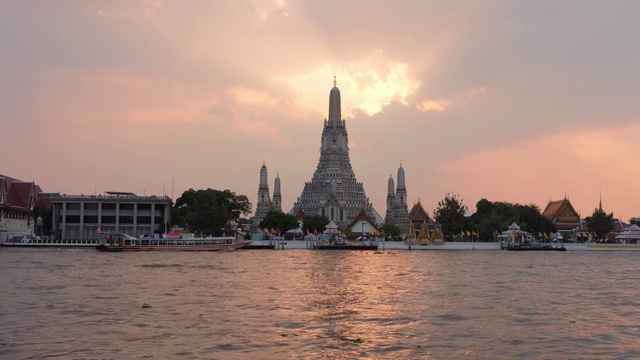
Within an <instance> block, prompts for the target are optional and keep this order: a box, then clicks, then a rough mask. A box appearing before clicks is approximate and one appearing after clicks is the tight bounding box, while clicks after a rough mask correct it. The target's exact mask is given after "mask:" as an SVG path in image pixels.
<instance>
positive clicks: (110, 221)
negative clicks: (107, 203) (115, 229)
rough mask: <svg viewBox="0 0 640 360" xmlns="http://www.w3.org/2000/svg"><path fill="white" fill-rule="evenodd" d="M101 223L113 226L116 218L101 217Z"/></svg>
mask: <svg viewBox="0 0 640 360" xmlns="http://www.w3.org/2000/svg"><path fill="white" fill-rule="evenodd" d="M102 223H103V224H115V223H116V217H115V216H103V217H102Z"/></svg>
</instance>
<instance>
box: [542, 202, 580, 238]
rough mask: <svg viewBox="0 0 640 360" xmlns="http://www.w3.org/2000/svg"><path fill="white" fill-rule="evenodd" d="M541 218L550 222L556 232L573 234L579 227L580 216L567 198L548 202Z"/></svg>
mask: <svg viewBox="0 0 640 360" xmlns="http://www.w3.org/2000/svg"><path fill="white" fill-rule="evenodd" d="M542 216H544V217H546V218H547V219H549V220H551V221H552V222H553V224H554V225H555V226H556V229H557V230H558V231H562V232H573V231H574V229H577V228H579V227H580V214H578V212H577V211H576V210H575V209H574V208H573V205H571V202H570V201H569V199H567V198H564V199H562V200H554V201H549V203H548V204H547V207H545V208H544V211H542Z"/></svg>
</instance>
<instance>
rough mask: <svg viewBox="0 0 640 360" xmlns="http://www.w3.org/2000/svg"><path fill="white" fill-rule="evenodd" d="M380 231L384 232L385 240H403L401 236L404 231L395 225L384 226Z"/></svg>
mask: <svg viewBox="0 0 640 360" xmlns="http://www.w3.org/2000/svg"><path fill="white" fill-rule="evenodd" d="M380 230H382V232H384V238H385V240H391V241H400V240H402V238H401V237H400V235H401V234H402V229H400V227H399V226H397V225H395V224H390V223H387V224H383V225H382V226H381V227H380Z"/></svg>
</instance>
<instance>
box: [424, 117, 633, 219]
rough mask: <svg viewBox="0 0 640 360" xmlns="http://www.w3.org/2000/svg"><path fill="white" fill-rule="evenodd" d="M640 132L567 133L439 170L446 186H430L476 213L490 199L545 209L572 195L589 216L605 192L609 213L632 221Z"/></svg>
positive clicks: (627, 129)
mask: <svg viewBox="0 0 640 360" xmlns="http://www.w3.org/2000/svg"><path fill="white" fill-rule="evenodd" d="M639 132H640V125H638V124H636V125H632V126H625V127H617V128H613V127H607V128H600V129H590V130H583V131H575V132H563V133H556V134H553V135H548V136H545V137H542V138H539V139H535V140H531V141H521V142H516V143H513V144H511V145H508V146H504V147H498V148H497V149H495V150H490V151H483V152H478V153H472V154H467V155H465V156H463V157H461V158H460V159H458V160H454V161H448V162H442V163H440V164H439V165H437V169H438V172H440V173H441V178H442V179H443V181H444V182H441V183H438V184H437V185H434V184H431V185H430V186H431V187H432V188H433V187H434V186H435V187H438V188H440V190H441V191H444V190H445V189H446V191H448V192H456V193H461V194H464V195H465V198H466V199H467V200H471V203H467V205H469V206H470V207H473V205H475V203H476V202H477V201H478V200H480V198H482V197H484V198H487V199H489V200H491V201H509V202H519V203H521V204H527V203H530V202H533V203H535V204H537V205H538V206H540V207H541V208H544V206H546V201H547V200H548V199H549V197H551V198H552V199H559V198H562V197H564V196H565V194H567V195H568V196H569V197H570V199H571V201H572V202H573V204H574V207H576V208H577V209H578V211H580V212H582V215H583V216H587V215H589V214H590V213H591V211H592V210H593V209H594V208H595V207H597V202H598V196H599V192H600V190H602V193H603V197H604V199H605V201H604V204H605V208H607V209H611V210H609V211H612V210H613V209H615V211H616V215H617V216H618V217H621V216H624V217H626V218H628V217H631V216H634V214H635V213H637V209H636V207H635V205H633V204H634V203H637V201H640V196H639V195H635V194H634V193H635V192H629V191H628V190H627V189H630V188H632V187H633V186H634V185H633V184H634V183H635V179H637V178H638V177H640V168H638V167H637V166H635V165H634V164H635V162H636V157H637V156H636V155H637V154H638V153H640V144H639V143H638V141H637V139H636V135H635V134H637V133H639ZM444 179H446V180H444ZM451 179H456V180H455V181H454V182H451V181H450V180H451ZM626 218H625V220H626Z"/></svg>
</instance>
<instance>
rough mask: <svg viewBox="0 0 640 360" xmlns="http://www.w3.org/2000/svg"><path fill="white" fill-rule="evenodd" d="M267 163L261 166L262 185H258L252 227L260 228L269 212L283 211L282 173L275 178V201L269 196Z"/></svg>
mask: <svg viewBox="0 0 640 360" xmlns="http://www.w3.org/2000/svg"><path fill="white" fill-rule="evenodd" d="M267 181H268V177H267V165H266V164H265V162H264V161H263V162H262V167H261V168H260V185H258V202H257V204H256V212H255V215H254V217H253V218H252V219H251V227H252V229H254V230H255V229H259V228H260V222H261V221H262V219H264V217H265V216H266V215H267V213H268V212H269V211H271V210H278V211H282V194H281V193H280V175H279V174H278V175H277V176H276V179H275V183H274V189H273V201H272V200H271V197H270V196H269V184H268V183H267Z"/></svg>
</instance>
